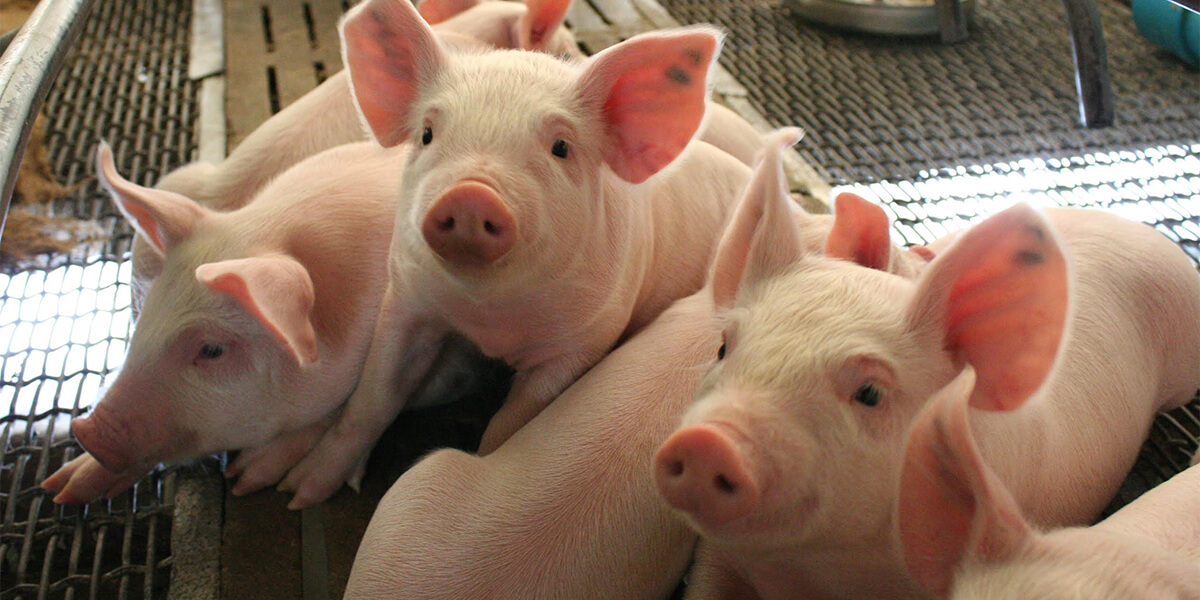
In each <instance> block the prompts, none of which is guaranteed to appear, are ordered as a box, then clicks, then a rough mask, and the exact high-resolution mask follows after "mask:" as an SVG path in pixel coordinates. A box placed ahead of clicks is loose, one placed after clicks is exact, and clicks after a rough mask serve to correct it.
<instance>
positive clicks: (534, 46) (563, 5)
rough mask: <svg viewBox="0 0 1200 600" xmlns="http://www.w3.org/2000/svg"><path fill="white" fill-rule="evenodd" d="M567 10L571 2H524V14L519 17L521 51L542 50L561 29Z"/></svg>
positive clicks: (545, 0) (528, 0)
mask: <svg viewBox="0 0 1200 600" xmlns="http://www.w3.org/2000/svg"><path fill="white" fill-rule="evenodd" d="M569 8H571V0H526V1H525V14H524V15H521V22H520V40H521V49H522V50H542V49H544V48H545V47H546V42H548V41H550V39H551V38H553V37H554V34H555V32H557V31H558V28H559V27H562V24H563V20H565V19H566V18H567V9H569Z"/></svg>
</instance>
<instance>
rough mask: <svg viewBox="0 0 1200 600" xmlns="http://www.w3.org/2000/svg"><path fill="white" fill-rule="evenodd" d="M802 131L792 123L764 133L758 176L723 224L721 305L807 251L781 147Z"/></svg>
mask: <svg viewBox="0 0 1200 600" xmlns="http://www.w3.org/2000/svg"><path fill="white" fill-rule="evenodd" d="M803 136H804V132H802V131H801V130H799V129H796V128H794V127H789V128H784V129H780V130H779V131H776V132H774V133H771V134H768V135H767V136H765V137H764V139H763V142H764V148H763V151H762V153H761V155H760V158H759V163H758V166H757V167H756V168H755V170H754V177H753V178H752V179H751V180H750V184H749V185H748V186H747V187H746V193H745V194H744V195H743V196H742V200H741V202H739V203H738V207H737V211H736V212H735V213H734V215H733V218H732V219H731V220H730V222H729V225H728V226H727V227H726V228H725V234H724V235H723V236H722V237H721V241H720V243H719V244H718V245H717V252H716V255H715V257H714V259H713V266H712V274H711V275H710V277H709V280H710V281H711V282H712V290H713V301H714V302H715V303H716V305H717V307H719V308H729V307H731V306H733V304H734V300H735V299H736V297H737V291H738V288H740V287H741V286H742V285H743V284H744V283H748V282H750V281H756V280H758V279H761V278H763V277H766V276H769V275H771V274H774V273H775V272H778V271H779V270H780V269H782V268H783V267H786V266H787V265H790V264H792V263H793V262H795V261H796V260H797V259H799V258H800V257H801V256H803V255H804V253H805V248H804V245H803V243H802V240H801V236H800V230H799V226H798V224H797V222H796V218H797V213H798V212H799V211H795V210H793V209H792V206H791V205H792V199H791V195H789V194H788V190H787V178H786V177H785V175H784V172H783V151H784V150H786V149H788V148H790V147H792V146H794V145H795V144H796V142H799V141H800V138H802V137H803Z"/></svg>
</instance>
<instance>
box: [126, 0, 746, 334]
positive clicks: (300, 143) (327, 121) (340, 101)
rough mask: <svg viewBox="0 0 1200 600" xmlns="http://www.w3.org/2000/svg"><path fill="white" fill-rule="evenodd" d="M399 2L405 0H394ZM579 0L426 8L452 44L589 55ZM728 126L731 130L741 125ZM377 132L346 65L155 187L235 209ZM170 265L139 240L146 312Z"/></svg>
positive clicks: (136, 253) (140, 289) (465, 2)
mask: <svg viewBox="0 0 1200 600" xmlns="http://www.w3.org/2000/svg"><path fill="white" fill-rule="evenodd" d="M394 1H396V2H399V1H402V0H394ZM570 6H571V0H529V1H528V2H527V3H525V4H522V3H519V2H499V1H494V0H425V1H424V2H422V3H421V10H422V12H423V13H425V14H427V15H436V18H437V21H430V22H431V23H434V22H436V23H437V24H436V25H435V26H434V30H435V31H436V32H437V34H438V36H439V37H440V38H441V39H442V40H444V41H445V42H446V43H447V45H448V46H450V47H453V48H457V49H461V50H471V51H475V50H478V49H485V48H522V49H526V50H537V51H542V52H546V53H549V54H555V55H562V56H571V57H576V58H582V57H583V53H582V52H580V50H579V46H578V45H577V44H576V43H575V37H574V36H572V35H571V33H570V32H569V31H567V30H566V29H565V28H563V27H562V22H563V19H564V18H565V17H566V13H567V9H568V8H570ZM735 126H736V123H735V124H733V125H726V126H725V127H726V129H729V128H732V127H735ZM369 139H370V134H369V133H368V132H367V130H366V129H365V128H364V126H363V124H362V122H361V121H360V120H359V116H358V112H357V109H355V107H354V98H353V97H352V96H351V94H350V85H349V81H348V79H347V77H346V72H345V71H344V70H343V71H341V72H339V73H337V74H336V75H334V76H332V77H330V78H329V79H327V80H326V81H325V82H324V83H322V84H321V85H319V86H317V87H316V89H314V90H313V91H311V92H309V93H307V94H305V95H304V96H302V97H301V98H300V99H298V100H296V101H295V102H293V103H292V104H290V105H288V106H287V107H285V108H284V109H283V110H281V111H279V113H277V114H276V115H274V116H272V117H271V118H270V119H267V120H266V121H265V122H264V123H263V124H262V125H260V126H259V127H258V128H257V129H255V130H254V132H253V133H251V134H250V135H249V136H247V137H246V139H245V140H243V141H242V143H241V144H239V145H238V147H237V148H236V149H234V151H233V152H232V153H230V154H229V156H228V157H227V158H226V159H225V160H223V161H221V162H220V163H217V164H212V163H205V162H197V163H192V164H190V165H186V166H183V167H181V168H179V169H176V170H174V171H172V172H170V173H168V174H167V175H166V176H164V177H163V178H162V179H161V180H160V181H159V182H158V184H157V185H156V186H155V187H157V188H158V189H161V190H166V191H170V192H175V193H177V194H180V195H183V196H186V197H188V198H190V199H192V200H193V201H195V202H197V203H199V204H201V205H203V206H205V207H207V208H211V209H213V210H220V211H226V210H233V209H236V208H240V207H242V206H243V205H245V204H246V203H247V202H249V201H250V199H251V198H252V197H254V195H255V194H256V193H257V192H258V191H259V190H260V189H262V188H263V186H265V185H266V184H267V182H269V181H271V180H272V179H274V178H275V177H277V176H279V175H280V174H281V173H283V172H284V171H286V170H287V169H289V168H290V167H291V166H292V165H294V164H296V163H298V162H300V161H301V160H303V159H305V158H307V157H309V156H312V155H314V154H317V153H318V152H321V151H322V150H327V149H329V148H333V147H335V146H340V145H342V144H349V143H353V142H362V141H367V140H369ZM161 269H162V262H161V260H159V258H158V255H157V254H156V253H154V252H153V251H151V250H150V249H149V248H148V247H147V246H146V240H144V239H143V238H142V237H141V236H137V237H135V238H134V247H133V278H132V279H133V281H132V284H133V288H134V294H133V304H134V312H135V317H136V315H137V313H139V312H140V310H141V303H142V298H144V297H145V294H146V292H147V289H148V287H149V285H150V283H151V281H152V280H153V279H154V277H156V276H157V275H158V272H159V271H160V270H161Z"/></svg>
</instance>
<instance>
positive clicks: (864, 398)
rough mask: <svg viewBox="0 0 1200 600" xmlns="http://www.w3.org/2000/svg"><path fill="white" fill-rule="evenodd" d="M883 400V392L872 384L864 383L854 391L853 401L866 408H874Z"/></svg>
mask: <svg viewBox="0 0 1200 600" xmlns="http://www.w3.org/2000/svg"><path fill="white" fill-rule="evenodd" d="M882 399H883V392H882V391H880V390H879V388H878V387H876V386H875V385H874V384H871V383H864V384H862V385H860V386H858V389H857V390H855V391H854V401H855V402H858V403H859V404H861V405H863V406H867V407H871V408H874V407H876V406H878V405H879V402H880V401H881V400H882Z"/></svg>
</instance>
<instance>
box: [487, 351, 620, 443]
mask: <svg viewBox="0 0 1200 600" xmlns="http://www.w3.org/2000/svg"><path fill="white" fill-rule="evenodd" d="M602 357H603V353H601V354H600V355H595V356H593V355H591V354H572V355H568V356H564V357H562V358H559V359H557V360H554V361H551V362H547V363H543V364H542V365H540V366H538V367H536V368H534V369H532V370H529V371H523V372H521V373H517V374H516V376H514V377H513V384H512V389H510V390H509V392H508V397H507V398H505V400H504V404H503V405H501V406H500V410H498V411H496V414H495V415H493V416H492V420H491V421H489V422H488V426H487V429H485V430H484V432H483V438H482V439H480V441H479V455H480V456H484V455H486V454H490V453H492V452H493V451H495V450H496V448H499V447H500V444H503V443H504V442H505V440H507V439H508V438H510V437H512V435H513V434H514V433H516V432H517V430H518V429H520V428H521V427H523V426H524V425H525V424H526V423H528V422H530V421H531V420H533V418H534V417H536V416H537V415H538V413H540V412H542V409H544V408H546V406H547V405H548V404H550V402H551V401H553V400H554V399H555V398H557V397H558V395H559V394H561V393H562V391H563V390H565V389H567V388H568V387H570V385H571V384H572V383H575V380H576V379H579V378H580V377H581V376H583V374H584V373H585V372H587V370H588V369H589V368H591V366H592V365H594V364H596V363H597V362H599V361H600V359H601V358H602Z"/></svg>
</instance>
